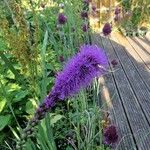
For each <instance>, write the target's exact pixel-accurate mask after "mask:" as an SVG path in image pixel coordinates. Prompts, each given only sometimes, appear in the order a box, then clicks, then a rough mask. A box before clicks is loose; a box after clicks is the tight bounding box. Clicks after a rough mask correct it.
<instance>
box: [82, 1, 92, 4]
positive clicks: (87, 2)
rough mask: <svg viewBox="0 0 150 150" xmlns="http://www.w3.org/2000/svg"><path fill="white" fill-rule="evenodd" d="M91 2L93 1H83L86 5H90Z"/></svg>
mask: <svg viewBox="0 0 150 150" xmlns="http://www.w3.org/2000/svg"><path fill="white" fill-rule="evenodd" d="M90 2H91V0H83V3H84V4H86V5H89V3H90Z"/></svg>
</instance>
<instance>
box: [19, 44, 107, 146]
mask: <svg viewBox="0 0 150 150" xmlns="http://www.w3.org/2000/svg"><path fill="white" fill-rule="evenodd" d="M107 65H108V61H107V58H106V55H105V53H104V52H103V50H102V49H101V48H98V47H97V46H96V45H83V46H82V47H81V48H80V52H79V53H78V54H77V55H76V56H74V57H73V58H72V59H70V61H69V62H68V63H67V64H66V66H65V67H64V69H63V71H62V72H60V73H59V74H58V76H57V78H56V81H55V85H54V87H53V89H52V90H51V92H50V93H49V94H48V95H47V97H46V98H45V99H44V101H43V102H42V104H40V105H39V107H38V108H37V110H36V112H35V114H34V117H33V118H32V119H31V120H30V121H29V122H28V125H27V127H26V128H25V129H24V133H23V134H22V135H21V139H20V141H18V142H17V146H16V149H22V146H23V145H24V144H25V142H26V140H27V139H28V138H29V137H31V136H32V134H33V132H34V127H35V126H36V125H37V124H38V123H39V122H40V120H42V119H43V118H44V117H45V115H46V113H47V112H48V111H49V110H50V109H51V108H52V107H53V106H54V105H55V104H56V103H57V102H59V101H62V100H65V99H66V98H68V97H70V96H73V95H74V94H76V93H78V92H79V91H80V89H81V88H83V87H86V86H88V85H89V84H90V83H91V81H92V80H93V78H95V77H98V76H100V75H103V74H104V73H105V70H106V68H107Z"/></svg>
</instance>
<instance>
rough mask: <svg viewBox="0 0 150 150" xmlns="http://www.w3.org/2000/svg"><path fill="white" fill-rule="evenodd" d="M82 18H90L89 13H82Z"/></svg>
mask: <svg viewBox="0 0 150 150" xmlns="http://www.w3.org/2000/svg"><path fill="white" fill-rule="evenodd" d="M81 17H82V19H86V18H88V12H87V11H82V12H81Z"/></svg>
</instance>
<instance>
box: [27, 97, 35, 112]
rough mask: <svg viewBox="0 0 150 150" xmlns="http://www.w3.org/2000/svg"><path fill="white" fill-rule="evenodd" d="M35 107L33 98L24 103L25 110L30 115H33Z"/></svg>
mask: <svg viewBox="0 0 150 150" xmlns="http://www.w3.org/2000/svg"><path fill="white" fill-rule="evenodd" d="M36 107H37V105H36V102H35V100H34V99H30V100H29V101H28V102H27V103H26V112H27V113H28V114H30V115H33V114H34V113H35V108H36Z"/></svg>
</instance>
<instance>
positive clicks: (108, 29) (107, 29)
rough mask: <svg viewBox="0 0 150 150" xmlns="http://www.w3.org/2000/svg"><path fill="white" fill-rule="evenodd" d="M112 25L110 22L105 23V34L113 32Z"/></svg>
mask: <svg viewBox="0 0 150 150" xmlns="http://www.w3.org/2000/svg"><path fill="white" fill-rule="evenodd" d="M111 28H112V27H111V25H110V23H105V25H104V27H103V34H104V35H105V36H107V35H109V34H110V33H111V31H112V30H111Z"/></svg>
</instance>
